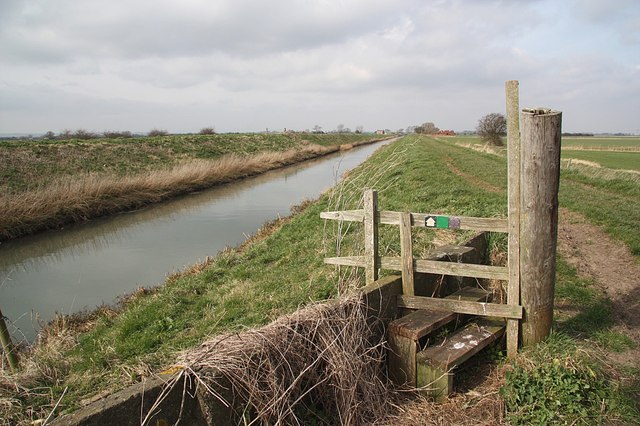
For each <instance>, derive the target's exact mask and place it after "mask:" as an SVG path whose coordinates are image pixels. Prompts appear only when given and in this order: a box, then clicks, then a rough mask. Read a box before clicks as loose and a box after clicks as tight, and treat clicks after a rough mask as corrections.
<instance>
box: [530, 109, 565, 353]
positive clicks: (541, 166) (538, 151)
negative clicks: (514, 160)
mask: <svg viewBox="0 0 640 426" xmlns="http://www.w3.org/2000/svg"><path fill="white" fill-rule="evenodd" d="M520 122H521V126H522V128H521V139H522V141H521V152H520V155H521V161H522V170H521V173H522V175H521V181H520V185H521V188H520V190H521V197H522V198H521V203H520V208H521V209H520V300H521V304H522V306H523V307H524V318H523V320H522V323H521V329H522V344H523V346H527V345H532V344H534V343H537V342H539V341H541V340H542V339H544V338H545V337H546V336H547V335H548V334H549V332H550V331H551V323H552V320H553V295H554V287H555V275H556V243H557V237H558V186H559V183H560V142H561V133H562V113H561V112H558V111H551V110H549V109H543V108H537V109H524V110H523V111H522V112H521V114H520Z"/></svg>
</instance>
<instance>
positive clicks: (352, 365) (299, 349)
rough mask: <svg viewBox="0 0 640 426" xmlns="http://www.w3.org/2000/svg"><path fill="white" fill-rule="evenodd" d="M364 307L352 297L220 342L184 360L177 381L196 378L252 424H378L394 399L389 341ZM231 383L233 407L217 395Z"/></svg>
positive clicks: (218, 339) (217, 398)
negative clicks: (389, 374)
mask: <svg viewBox="0 0 640 426" xmlns="http://www.w3.org/2000/svg"><path fill="white" fill-rule="evenodd" d="M365 310H366V307H365V306H364V305H363V304H362V303H361V302H360V301H359V299H358V298H355V297H353V298H348V299H342V300H339V301H334V302H330V303H324V304H316V305H311V306H309V307H306V308H304V309H301V310H298V311H297V312H295V313H294V314H292V315H289V316H286V317H282V318H280V319H278V320H276V321H275V322H273V323H271V324H269V325H267V326H264V327H262V328H259V329H253V330H248V331H246V332H243V333H241V334H226V335H222V336H219V337H216V338H214V339H213V340H211V341H208V342H206V343H204V344H202V345H201V346H200V347H198V348H196V349H194V350H191V351H189V352H187V353H185V354H184V355H183V356H182V357H181V359H180V360H179V363H180V365H182V366H183V370H182V373H181V374H179V375H178V376H177V377H176V378H175V379H174V382H173V383H174V384H175V383H177V382H178V381H179V380H195V381H196V383H198V385H199V386H201V387H202V388H203V389H205V390H206V394H207V397H208V398H210V399H211V401H223V404H225V405H228V406H230V407H232V409H235V410H236V415H237V417H238V420H239V421H244V422H247V423H249V424H273V425H280V424H307V423H308V422H310V421H316V422H320V423H328V424H345V425H354V424H369V423H373V422H375V421H377V420H379V419H381V418H382V417H384V416H386V415H388V414H389V412H390V408H391V407H393V405H390V401H394V400H395V399H396V397H394V395H393V391H392V390H391V388H390V387H389V386H387V380H386V378H385V375H384V365H385V364H384V340H383V338H382V337H380V336H377V335H376V332H375V331H374V330H375V327H374V326H373V325H372V324H369V323H368V320H367V316H366V312H365ZM229 384H230V387H231V390H232V392H233V396H234V398H236V400H235V401H234V402H232V401H226V400H225V393H224V392H219V390H220V389H224V388H225V387H226V386H228V385H229ZM167 392H168V390H167ZM226 397H227V398H228V394H227V395H226ZM237 398H240V399H241V402H240V403H238V401H237ZM318 413H321V414H318Z"/></svg>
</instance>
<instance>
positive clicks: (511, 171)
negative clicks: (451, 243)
mask: <svg viewBox="0 0 640 426" xmlns="http://www.w3.org/2000/svg"><path fill="white" fill-rule="evenodd" d="M505 89H506V95H507V174H508V181H507V186H508V192H509V196H508V204H509V208H508V210H509V212H508V213H509V249H508V252H509V256H508V263H509V265H508V266H509V284H508V288H507V303H508V304H509V305H519V304H520V166H521V163H520V121H519V120H520V115H519V110H520V107H519V104H520V100H519V93H518V81H517V80H511V81H507V82H506V84H505ZM519 324H520V321H518V320H517V319H509V320H507V356H508V357H509V358H513V357H514V356H516V354H517V352H518V333H519Z"/></svg>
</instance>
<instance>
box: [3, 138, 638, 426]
mask: <svg viewBox="0 0 640 426" xmlns="http://www.w3.org/2000/svg"><path fill="white" fill-rule="evenodd" d="M450 166H451V167H450ZM459 171H463V172H464V174H462V173H459ZM471 176H472V177H473V179H470V177H471ZM368 187H373V188H376V189H377V190H378V191H379V206H380V209H382V210H395V211H424V212H433V213H443V214H457V215H465V216H489V217H491V216H505V215H506V162H505V160H504V159H503V158H500V157H497V156H492V155H488V154H482V153H477V152H473V151H471V150H468V149H465V148H461V147H456V146H455V145H452V144H449V143H442V142H437V141H435V140H433V139H431V138H428V137H425V136H409V137H405V138H403V139H401V140H399V141H397V142H395V143H393V144H391V145H389V146H387V147H383V148H381V149H380V150H379V151H378V152H377V153H376V155H374V156H373V157H372V158H371V159H370V160H368V161H367V162H366V163H364V164H363V165H362V166H360V167H358V168H357V169H356V170H354V171H352V172H351V173H349V175H348V176H347V177H346V178H345V179H344V180H343V181H342V182H341V183H340V184H339V185H338V186H337V187H336V188H334V189H333V190H332V191H329V192H327V193H326V194H324V195H323V196H322V197H320V199H318V200H317V201H316V202H313V203H309V204H307V205H304V206H301V207H299V208H298V209H296V211H295V212H294V214H293V215H292V216H291V217H290V218H287V219H281V220H278V221H276V222H275V223H273V224H269V225H267V226H265V227H264V228H263V229H262V230H260V231H259V232H258V233H257V235H256V236H255V237H254V238H253V240H252V241H251V242H249V243H247V244H245V245H244V246H243V247H240V248H237V249H229V250H226V251H224V252H223V253H221V254H220V255H219V256H218V257H216V258H215V259H210V260H208V261H207V262H204V263H202V264H200V265H196V266H194V267H193V268H191V270H189V271H186V272H184V273H182V274H179V275H176V276H173V277H170V278H169V279H168V280H167V282H166V284H165V285H164V286H162V287H159V288H157V289H153V290H145V291H140V292H139V293H138V294H135V295H132V296H131V297H130V298H129V300H128V301H127V302H125V303H124V305H123V307H122V309H121V310H120V311H118V310H115V309H111V308H105V309H103V310H101V311H97V312H95V313H94V314H92V316H90V317H89V318H87V321H85V322H84V323H82V325H81V328H82V329H83V330H85V331H84V332H83V333H73V332H71V331H69V328H68V326H69V323H65V322H64V321H62V320H61V321H59V322H58V323H57V324H56V325H57V326H58V327H51V328H50V330H49V336H50V343H49V345H47V344H43V345H40V346H39V347H38V348H36V349H35V351H36V353H35V354H34V356H33V357H31V358H30V360H29V362H30V363H33V365H37V366H38V367H39V368H37V369H35V367H30V368H32V370H31V371H32V374H31V376H29V377H30V382H28V383H26V384H25V383H19V382H18V380H19V379H20V377H19V376H14V377H11V376H6V377H2V380H1V381H0V384H1V385H0V392H1V393H0V398H4V400H5V401H10V402H9V403H8V404H4V405H2V404H0V410H4V412H1V411H0V417H3V418H7V419H9V422H11V420H12V419H15V421H14V423H15V422H17V421H18V420H22V419H25V418H26V417H25V416H26V415H25V414H23V413H28V414H27V415H29V413H30V414H31V416H32V418H45V417H47V416H48V415H49V414H50V413H51V412H52V410H53V407H54V406H56V410H55V414H56V415H57V414H60V413H65V412H70V411H73V410H75V409H77V408H78V407H80V406H83V405H86V404H88V403H90V402H91V401H94V400H96V399H99V398H100V397H102V396H104V395H106V394H109V393H111V392H113V391H115V390H117V389H121V388H123V387H125V386H127V385H129V384H132V383H136V382H139V381H140V380H141V379H142V378H143V377H146V376H149V375H151V374H152V372H158V371H163V370H166V369H169V371H171V367H172V366H173V365H174V364H175V362H176V360H177V358H178V353H180V351H182V350H187V349H189V348H193V347H194V346H196V345H198V344H199V343H201V342H203V341H204V340H207V339H208V338H210V337H211V336H217V335H220V334H222V333H233V332H239V331H242V330H246V329H247V328H251V327H256V326H260V325H263V324H266V323H268V322H270V321H271V320H274V319H275V318H278V317H280V316H281V315H285V314H288V313H291V312H294V311H296V309H298V308H299V307H300V306H302V305H306V304H309V303H310V302H313V301H317V300H324V299H327V298H332V297H334V296H336V295H338V294H342V293H344V292H346V290H347V289H348V288H351V287H353V286H359V285H361V283H362V276H361V275H360V274H359V273H354V272H353V271H352V270H350V269H349V268H343V269H335V268H334V267H331V266H327V265H324V264H323V261H322V259H323V257H325V256H336V255H342V256H348V255H357V254H359V251H360V249H361V241H362V233H361V232H362V230H361V229H360V227H358V226H355V225H354V226H351V227H348V228H346V227H345V228H341V227H340V225H339V224H337V223H334V222H330V223H324V222H323V221H322V220H320V219H319V215H320V212H322V211H327V210H348V209H355V208H358V207H359V206H360V205H361V203H362V190H363V189H364V188H368ZM489 188H490V190H489ZM498 189H499V190H498ZM436 235H437V238H438V242H439V243H442V242H445V241H447V242H454V241H460V240H462V239H465V238H466V237H467V235H466V234H465V233H464V232H460V233H456V234H452V233H449V231H442V232H441V233H438V234H434V233H432V232H429V231H427V230H425V232H420V233H418V232H416V235H415V238H416V241H415V242H414V248H415V252H416V253H417V254H416V256H421V252H422V251H423V250H427V249H428V247H429V246H430V244H431V243H432V242H434V238H436ZM380 237H381V241H380V245H379V246H380V250H381V252H382V253H381V255H387V254H390V253H397V252H399V235H397V230H396V231H394V230H390V229H386V228H383V229H381V233H380ZM443 240H444V241H443ZM490 243H491V245H493V247H494V250H495V252H494V258H495V259H500V258H501V257H500V256H499V253H500V251H501V248H502V249H504V245H505V241H504V240H501V239H494V240H491V241H490ZM560 265H561V267H560V268H559V269H558V282H557V285H556V291H557V294H556V298H557V299H556V300H557V301H558V304H559V305H565V306H566V305H567V304H570V305H571V311H570V312H564V313H563V314H562V315H557V324H556V330H555V332H554V333H553V335H552V336H551V338H550V339H548V341H547V342H545V343H543V344H541V345H539V346H538V347H537V348H534V349H532V350H527V351H524V352H523V353H522V354H521V355H520V357H519V358H518V359H517V360H516V361H515V362H513V363H511V362H509V363H507V362H506V361H504V359H503V358H502V357H501V356H500V354H497V353H491V354H489V355H488V357H487V358H486V359H485V362H483V363H482V364H481V365H480V366H479V367H478V368H477V370H476V371H475V373H474V382H473V383H471V384H469V383H468V384H467V385H468V387H467V389H469V388H470V389H471V390H470V391H469V392H460V393H458V394H457V395H454V396H453V397H452V399H451V401H450V402H448V403H447V404H445V405H443V406H435V405H433V404H431V403H427V402H425V401H419V404H418V403H416V404H415V405H414V406H411V408H415V411H412V412H413V413H416V414H415V417H414V418H413V420H419V421H420V422H425V423H427V424H428V422H429V421H433V423H434V424H438V423H439V424H443V423H447V421H448V420H451V419H452V423H457V424H483V422H484V424H500V423H503V422H506V421H511V422H513V423H517V422H518V416H520V418H521V419H525V420H521V421H524V422H525V423H526V422H529V423H548V422H549V421H551V420H554V419H555V420H557V421H558V422H563V423H564V422H566V423H589V422H590V421H592V420H593V421H595V422H596V423H607V422H609V423H611V422H616V421H617V422H618V423H620V424H625V423H626V424H633V423H634V422H637V421H638V420H639V419H640V416H639V414H638V410H637V405H635V404H636V402H634V399H633V396H634V392H637V379H635V381H633V379H632V378H633V377H634V376H633V375H634V374H635V373H634V372H636V373H637V372H638V371H637V367H635V370H633V368H632V367H629V366H627V367H617V366H614V365H609V364H607V365H604V364H602V363H601V362H600V361H599V359H600V358H599V355H600V353H601V352H600V351H601V350H603V348H604V349H607V348H610V347H613V345H614V344H616V345H620V342H621V341H624V339H622V337H621V336H620V335H619V334H617V332H616V331H615V330H614V329H613V327H612V326H611V325H609V324H611V323H612V320H611V312H610V311H609V312H607V311H606V309H604V308H606V300H605V299H604V298H603V297H602V296H601V295H600V294H599V293H598V291H597V289H596V288H594V287H593V286H592V285H591V284H590V283H588V282H586V281H584V280H582V279H580V278H579V277H578V276H577V274H576V271H575V270H573V269H571V268H569V267H568V266H567V265H566V263H562V262H561V263H560ZM585 295H587V297H585ZM556 314H558V312H557V313H556ZM585 321H587V322H588V321H591V322H589V324H591V323H594V324H595V321H597V324H598V327H588V328H584V327H583V328H579V327H580V324H582V323H583V322H585ZM618 348H619V349H620V350H625V346H624V344H622V347H620V346H618ZM496 359H497V360H499V362H498V363H497V365H496V363H495V360H496ZM550 360H553V362H551V361H550ZM28 368H29V367H28ZM33 371H38V373H37V374H35V373H33ZM24 374H25V376H28V373H27V372H25V373H24ZM532 377H533V378H535V380H533V379H531V378H532ZM629 378H631V380H630V379H629ZM11 380H13V381H14V385H15V386H13V387H11V386H9V383H11V382H10V381H11ZM25 381H26V379H25ZM567 383H568V384H569V385H567ZM574 385H575V386H574ZM634 386H635V387H634ZM36 388H37V389H46V391H41V392H39V393H36V392H30V391H24V392H23V391H20V392H16V391H15V389H36ZM500 389H505V390H504V391H501V390H500ZM634 389H636V390H635V391H634ZM462 390H463V391H464V388H463V389H462ZM527 395H536V401H535V402H536V404H522V403H519V402H518V401H521V400H518V398H519V397H522V398H526V397H527ZM548 395H552V396H553V397H554V398H555V399H554V400H549V401H547V396H548ZM547 403H548V404H547ZM545 404H547V405H545ZM505 406H506V411H505ZM4 407H11V408H4ZM324 408H325V409H331V407H324ZM519 409H527V410H528V411H526V412H522V411H520V412H519V411H518V410H519ZM403 410H404V408H403ZM405 413H410V412H409V411H406V410H405ZM509 416H510V417H509ZM545 416H551V417H545ZM545 418H546V419H547V420H548V421H547V422H545V421H543V420H544V419H545ZM429 419H431V420H429ZM550 419H551V420H550ZM594 419H595V420H594ZM380 420H381V423H385V421H386V420H387V419H380ZM387 423H388V424H409V423H411V419H407V418H404V419H397V418H396V419H392V420H389V421H387ZM592 423H593V422H592Z"/></svg>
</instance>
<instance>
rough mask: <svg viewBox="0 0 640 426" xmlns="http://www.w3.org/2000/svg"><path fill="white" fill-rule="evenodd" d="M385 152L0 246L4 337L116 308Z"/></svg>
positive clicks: (365, 151)
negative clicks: (130, 295)
mask: <svg viewBox="0 0 640 426" xmlns="http://www.w3.org/2000/svg"><path fill="white" fill-rule="evenodd" d="M385 143H388V142H382V143H375V144H372V145H365V146H362V147H358V148H355V149H352V150H349V151H344V152H341V153H339V154H333V155H330V156H326V157H322V158H320V159H316V160H313V161H308V162H305V163H302V164H298V165H295V166H290V167H286V168H283V169H279V170H275V171H271V172H268V173H265V174H263V175H260V176H257V177H253V178H249V179H245V180H242V181H238V182H235V183H232V184H228V185H222V186H218V187H215V188H212V189H209V190H206V191H202V192H198V193H192V194H189V195H185V196H182V197H179V198H175V199H172V200H170V201H167V202H164V203H161V204H156V205H152V206H149V207H147V208H145V209H142V210H138V211H134V212H129V213H123V214H119V215H116V216H112V217H108V218H104V219H99V220H93V221H90V222H87V223H84V224H80V225H75V226H71V227H68V228H67V229H62V230H56V231H50V232H45V233H42V234H38V235H34V236H29V237H25V238H21V239H19V240H15V241H10V242H6V243H2V244H0V308H1V309H2V312H3V314H4V315H5V316H6V318H7V322H8V325H9V328H10V331H11V334H12V336H13V337H14V339H15V340H16V341H23V340H26V341H29V342H30V341H33V339H34V338H35V336H36V335H37V333H38V330H39V329H40V328H41V324H44V323H46V322H48V321H49V320H51V319H52V318H53V317H54V315H55V314H56V313H61V314H73V313H76V312H79V311H82V310H86V309H93V308H95V307H96V306H99V305H101V304H111V303H114V302H115V301H116V300H117V297H118V296H121V295H124V294H127V293H130V292H132V291H134V290H136V289H137V288H139V287H141V286H142V287H149V286H154V285H158V284H162V283H163V282H164V279H165V277H166V275H167V274H170V273H172V272H175V271H179V270H181V269H184V268H185V267H186V266H188V265H191V264H194V263H196V262H198V261H201V260H204V259H205V258H206V257H207V256H215V255H216V253H218V252H219V251H220V250H222V249H224V248H225V247H230V246H236V245H238V244H240V243H241V242H242V241H244V240H245V239H246V238H247V237H248V236H249V235H251V234H253V233H254V232H255V231H256V230H257V229H258V228H259V227H260V226H261V225H262V224H263V223H265V222H266V221H269V220H272V219H275V218H277V217H278V216H287V215H289V212H290V208H291V206H293V205H296V204H299V203H300V202H302V201H304V200H305V199H314V198H316V197H318V196H319V195H320V194H321V193H322V192H323V191H324V190H326V189H329V188H330V187H332V186H333V185H335V183H336V182H337V181H338V180H339V179H340V177H341V176H342V174H343V173H344V172H346V171H348V170H350V169H352V168H354V167H356V166H358V165H359V164H361V163H362V162H364V161H365V160H366V159H367V158H368V157H369V155H371V154H372V153H373V152H374V151H375V150H376V149H378V148H380V146H381V145H382V144H385Z"/></svg>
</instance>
